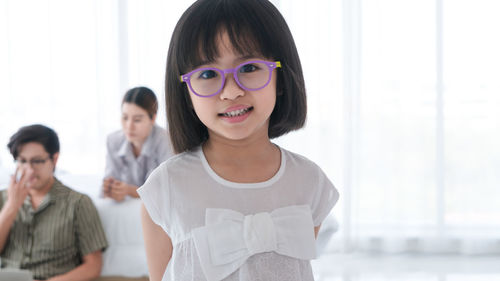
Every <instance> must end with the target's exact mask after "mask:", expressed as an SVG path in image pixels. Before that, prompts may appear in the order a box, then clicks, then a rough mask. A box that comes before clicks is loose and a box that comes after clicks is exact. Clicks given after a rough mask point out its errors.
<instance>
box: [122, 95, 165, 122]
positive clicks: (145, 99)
mask: <svg viewBox="0 0 500 281" xmlns="http://www.w3.org/2000/svg"><path fill="white" fill-rule="evenodd" d="M124 103H133V104H135V105H137V106H139V107H140V108H142V109H144V110H146V112H147V113H148V115H149V118H151V119H153V116H155V114H156V112H157V111H158V100H157V99H156V95H155V93H154V92H153V91H152V90H151V89H149V88H146V87H136V88H132V89H130V90H128V91H127V92H126V93H125V95H124V96H123V101H122V105H123V104H124Z"/></svg>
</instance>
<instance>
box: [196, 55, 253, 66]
mask: <svg viewBox="0 0 500 281" xmlns="http://www.w3.org/2000/svg"><path fill="white" fill-rule="evenodd" d="M258 57H262V55H258V54H247V55H243V56H240V57H238V58H236V61H238V62H243V61H245V60H247V59H252V58H258ZM216 62H217V60H205V61H201V62H200V63H198V64H197V65H195V66H194V68H198V67H200V66H202V65H207V64H212V63H216Z"/></svg>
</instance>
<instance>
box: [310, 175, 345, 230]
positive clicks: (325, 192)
mask: <svg viewBox="0 0 500 281" xmlns="http://www.w3.org/2000/svg"><path fill="white" fill-rule="evenodd" d="M338 199H339V193H338V191H337V189H336V188H335V187H334V186H333V184H332V182H331V181H330V180H329V179H328V177H327V176H326V175H325V173H323V171H322V170H321V169H320V168H319V167H318V187H317V189H316V194H315V196H314V200H313V204H312V215H313V222H314V226H318V225H320V224H321V223H322V222H323V220H324V219H325V218H326V217H327V216H328V214H329V213H330V211H331V210H332V208H333V206H335V204H336V203H337V201H338Z"/></svg>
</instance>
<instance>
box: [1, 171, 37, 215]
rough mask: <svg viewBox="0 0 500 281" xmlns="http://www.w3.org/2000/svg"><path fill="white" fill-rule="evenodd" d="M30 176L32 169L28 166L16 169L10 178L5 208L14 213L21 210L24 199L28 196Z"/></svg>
mask: <svg viewBox="0 0 500 281" xmlns="http://www.w3.org/2000/svg"><path fill="white" fill-rule="evenodd" d="M32 175H33V169H32V168H31V167H30V166H28V167H18V168H17V170H16V174H15V175H14V176H11V179H10V183H9V187H8V188H7V202H6V203H5V207H6V208H12V209H13V210H16V211H17V210H19V208H21V206H22V205H23V203H24V199H26V197H27V196H28V191H29V189H30V184H31V182H30V180H31V176H32ZM19 176H20V177H19Z"/></svg>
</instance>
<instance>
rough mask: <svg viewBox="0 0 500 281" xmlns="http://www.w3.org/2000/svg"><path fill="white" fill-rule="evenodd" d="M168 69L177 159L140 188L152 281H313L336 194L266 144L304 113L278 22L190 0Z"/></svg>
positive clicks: (255, 5)
mask: <svg viewBox="0 0 500 281" xmlns="http://www.w3.org/2000/svg"><path fill="white" fill-rule="evenodd" d="M166 73H167V74H166V103H167V114H168V121H169V124H170V138H171V141H172V145H173V148H174V150H175V152H176V153H178V154H177V155H176V156H173V157H172V158H170V159H169V160H167V161H166V162H164V163H163V164H161V165H160V166H159V167H158V168H157V169H156V170H154V171H153V173H152V174H151V176H150V177H149V178H148V180H147V181H146V183H145V184H144V185H143V186H142V187H141V188H140V189H139V190H138V193H139V195H140V197H141V199H142V200H143V203H144V206H145V209H143V212H142V218H143V230H144V239H145V242H146V252H147V257H148V265H149V271H150V278H151V280H154V281H156V280H183V281H184V280H209V281H211V280H266V281H268V280H297V281H298V280H301V281H303V280H313V274H312V271H311V265H310V262H309V260H310V259H313V258H315V235H316V234H317V232H318V230H319V227H320V225H321V222H322V221H323V219H324V218H325V217H326V216H327V215H328V213H329V212H330V210H331V208H332V207H333V205H334V204H335V203H336V201H337V199H338V193H337V191H336V190H335V188H334V187H333V185H332V184H331V182H330V181H329V180H328V179H327V177H326V176H325V174H324V173H323V172H322V171H321V169H320V168H319V167H318V166H317V165H315V164H314V163H313V162H311V161H309V160H307V159H306V158H304V157H302V156H300V155H297V154H294V153H292V152H289V151H287V150H285V149H283V148H280V147H278V146H277V145H275V144H273V143H272V142H271V141H270V139H271V138H275V137H279V136H281V135H283V134H286V133H287V132H289V131H292V130H295V129H299V128H301V127H302V126H303V124H304V121H305V117H306V95H305V87H304V80H303V75H302V69H301V66H300V61H299V57H298V54H297V50H296V47H295V43H294V41H293V38H292V35H291V33H290V30H289V29H288V26H287V24H286V23H285V20H284V19H283V17H282V16H281V14H280V13H279V12H278V10H277V9H276V8H275V7H274V6H273V5H272V4H271V3H270V2H268V1H267V0H252V1H248V0H231V1H228V0H200V1H197V2H196V3H194V4H193V5H192V6H191V7H190V8H189V9H188V10H187V11H186V12H185V13H184V14H183V15H182V17H181V19H180V20H179V22H178V24H177V26H176V28H175V31H174V34H173V36H172V39H171V43H170V48H169V53H168V60H167V71H166ZM162 276H163V277H162Z"/></svg>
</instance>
